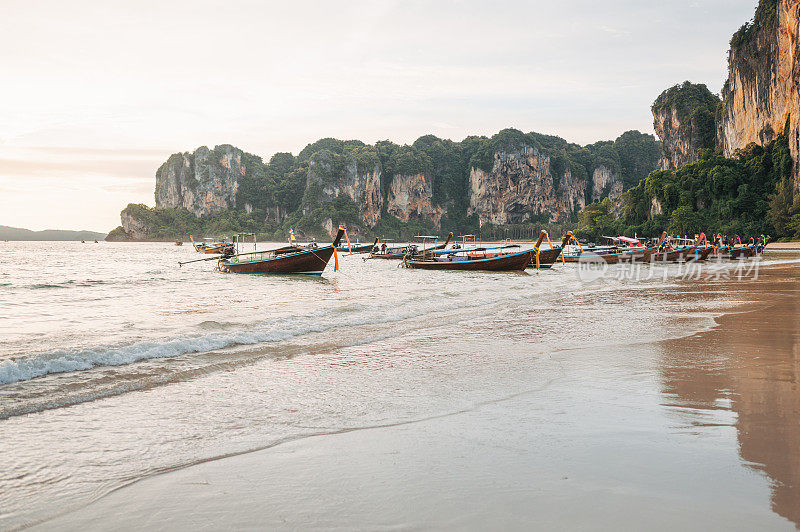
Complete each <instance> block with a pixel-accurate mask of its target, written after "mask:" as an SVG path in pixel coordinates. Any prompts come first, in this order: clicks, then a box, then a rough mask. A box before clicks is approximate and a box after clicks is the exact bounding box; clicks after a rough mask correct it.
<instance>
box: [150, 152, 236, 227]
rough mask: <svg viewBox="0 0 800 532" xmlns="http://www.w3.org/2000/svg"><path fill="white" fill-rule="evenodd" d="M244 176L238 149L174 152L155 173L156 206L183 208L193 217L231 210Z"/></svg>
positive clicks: (234, 204)
mask: <svg viewBox="0 0 800 532" xmlns="http://www.w3.org/2000/svg"><path fill="white" fill-rule="evenodd" d="M244 175H245V167H244V166H243V165H242V150H240V149H238V148H234V147H233V146H228V145H223V146H217V147H216V148H214V150H209V149H208V148H206V147H205V146H203V147H201V148H198V149H197V150H195V151H194V153H188V152H186V153H178V154H174V155H172V156H171V157H170V158H169V159H168V160H167V162H165V163H164V164H163V165H161V168H159V169H158V171H157V172H156V190H155V198H156V207H159V208H181V207H183V208H185V209H187V210H188V211H190V212H192V213H194V215H195V216H197V217H202V216H208V215H210V214H215V213H218V212H221V211H226V210H228V209H233V208H235V207H236V191H237V189H238V183H239V178H241V177H242V176H244Z"/></svg>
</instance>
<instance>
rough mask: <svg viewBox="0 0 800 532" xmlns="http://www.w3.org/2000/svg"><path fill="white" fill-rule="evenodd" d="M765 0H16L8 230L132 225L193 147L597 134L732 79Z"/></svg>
mask: <svg viewBox="0 0 800 532" xmlns="http://www.w3.org/2000/svg"><path fill="white" fill-rule="evenodd" d="M755 4H756V1H755V0H683V1H677V0H615V1H613V2H611V1H606V2H597V1H596V0H562V1H553V0H546V1H538V0H531V1H527V2H521V1H520V2H512V1H508V2H502V1H501V2H488V1H486V2H479V1H459V0H450V1H427V2H423V1H418V2H415V1H408V2H405V1H402V2H401V1H380V0H369V1H364V2H361V1H347V2H343V1H334V0H329V1H324V2H303V1H291V2H287V1H281V2H261V1H235V0H234V1H226V2H207V1H202V0H192V1H164V0H161V1H157V2H155V1H154V2H150V1H143V0H138V1H136V2H133V1H128V2H121V1H113V0H104V1H97V2H95V1H84V0H73V1H70V2H64V1H52V2H47V1H35V0H34V1H31V0H2V1H0V19H2V20H3V21H4V23H3V31H2V32H0V72H2V76H1V77H0V101H1V102H2V112H0V224H2V225H11V226H17V227H26V228H29V229H45V228H58V229H92V230H97V231H103V232H107V231H109V230H111V229H113V228H114V227H116V226H117V225H119V211H120V210H121V209H122V208H124V207H125V205H127V204H128V203H131V202H133V203H140V202H141V203H146V204H148V205H153V203H154V200H153V188H154V184H155V177H154V175H155V171H156V169H157V168H158V166H159V165H160V164H161V163H162V162H163V161H164V160H166V158H167V157H168V156H169V155H170V154H171V153H174V152H178V151H187V150H194V149H196V148H197V147H198V146H202V145H208V146H213V145H215V144H222V143H228V144H233V145H235V146H238V147H240V148H242V149H244V150H246V151H249V152H252V153H255V154H258V155H261V156H262V157H264V158H267V159H268V158H269V157H270V156H271V155H272V154H273V153H274V152H276V151H291V152H293V153H297V152H298V151H299V150H300V149H302V148H303V147H304V146H305V145H306V144H308V143H310V142H313V141H315V140H317V139H319V138H322V137H337V138H342V139H351V138H357V139H360V140H363V141H365V142H374V141H376V140H381V139H390V140H393V141H395V142H400V143H410V142H413V141H414V140H415V139H416V138H417V137H419V136H421V135H424V134H427V133H433V134H435V135H438V136H440V137H445V138H451V139H454V140H460V139H462V138H464V137H465V136H467V135H474V134H482V135H491V134H493V133H496V132H497V131H498V130H500V129H502V128H505V127H515V128H518V129H521V130H523V131H538V132H541V133H549V134H556V135H559V136H561V137H564V138H565V139H567V140H569V141H573V142H578V143H581V144H585V143H589V142H594V141H597V140H603V139H613V138H615V137H616V136H617V135H619V134H620V133H621V132H623V131H626V130H628V129H639V130H641V131H647V132H652V130H653V128H652V116H651V114H650V104H651V103H652V101H653V100H654V99H655V97H656V96H658V94H659V93H660V92H661V91H662V90H663V89H665V88H667V87H669V86H670V85H673V84H675V83H678V82H681V81H683V80H686V79H689V80H692V81H694V82H698V83H706V84H707V85H708V86H709V88H710V89H711V90H712V91H715V92H717V91H719V90H720V88H721V87H722V84H723V82H724V81H725V78H726V75H727V73H726V72H727V68H726V56H727V49H728V42H729V40H730V37H731V35H732V34H733V32H734V31H736V29H737V28H738V27H739V26H741V24H742V23H744V22H745V21H747V20H749V19H750V18H752V15H753V11H754V9H755Z"/></svg>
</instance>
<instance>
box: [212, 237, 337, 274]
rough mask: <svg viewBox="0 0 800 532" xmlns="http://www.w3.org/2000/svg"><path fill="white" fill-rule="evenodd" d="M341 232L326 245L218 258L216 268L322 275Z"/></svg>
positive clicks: (239, 271) (236, 270) (232, 270)
mask: <svg viewBox="0 0 800 532" xmlns="http://www.w3.org/2000/svg"><path fill="white" fill-rule="evenodd" d="M343 235H344V229H341V228H340V229H339V232H338V233H337V234H336V238H335V239H334V241H333V243H332V244H331V245H330V246H322V247H315V248H300V247H298V246H286V247H283V248H278V249H273V250H270V251H251V252H249V253H237V254H234V255H231V256H228V257H220V259H219V262H218V268H219V271H221V272H226V273H279V274H280V273H283V274H285V273H300V274H306V275H322V272H323V270H325V266H327V265H328V261H329V260H330V259H331V256H333V254H334V253H335V251H336V248H337V247H338V246H339V242H340V241H341V239H342V236H343Z"/></svg>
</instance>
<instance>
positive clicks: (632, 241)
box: [603, 236, 642, 246]
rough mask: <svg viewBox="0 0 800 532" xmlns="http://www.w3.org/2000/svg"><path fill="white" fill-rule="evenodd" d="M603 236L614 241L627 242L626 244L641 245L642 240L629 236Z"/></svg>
mask: <svg viewBox="0 0 800 532" xmlns="http://www.w3.org/2000/svg"><path fill="white" fill-rule="evenodd" d="M603 238H605V239H608V240H611V241H612V242H625V243H626V244H631V245H636V246H641V245H642V242H641V241H640V240H639V239H637V238H630V237H627V236H604V237H603Z"/></svg>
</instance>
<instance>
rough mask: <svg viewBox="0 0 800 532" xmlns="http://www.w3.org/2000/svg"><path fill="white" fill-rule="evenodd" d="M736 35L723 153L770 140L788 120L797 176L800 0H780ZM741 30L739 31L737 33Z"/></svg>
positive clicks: (721, 135) (722, 126)
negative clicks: (771, 10)
mask: <svg viewBox="0 0 800 532" xmlns="http://www.w3.org/2000/svg"><path fill="white" fill-rule="evenodd" d="M740 34H741V39H739V41H740V42H736V41H737V39H736V37H734V41H733V42H732V46H731V50H730V53H729V56H728V81H727V83H726V84H725V87H724V89H723V94H722V96H723V102H724V103H723V108H722V114H721V117H720V119H719V121H718V123H717V142H718V145H719V146H720V147H721V148H722V150H723V152H724V153H725V155H727V156H730V155H731V154H732V153H733V152H735V151H736V150H737V149H739V148H743V147H745V146H747V145H748V144H750V143H751V142H755V143H757V144H766V143H768V142H770V141H772V140H773V139H774V138H775V136H776V135H777V134H778V133H781V132H783V130H784V127H785V126H786V123H787V121H788V124H789V135H788V138H789V149H790V151H791V154H792V159H793V161H794V176H795V180H796V181H797V180H798V178H800V131H798V122H799V121H800V39H799V38H800V0H777V9H776V12H775V14H774V16H772V15H770V16H763V17H761V19H759V16H758V13H757V16H756V21H755V23H754V24H753V26H752V27H751V28H749V31H746V32H744V31H741V30H740ZM737 35H738V34H737Z"/></svg>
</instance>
